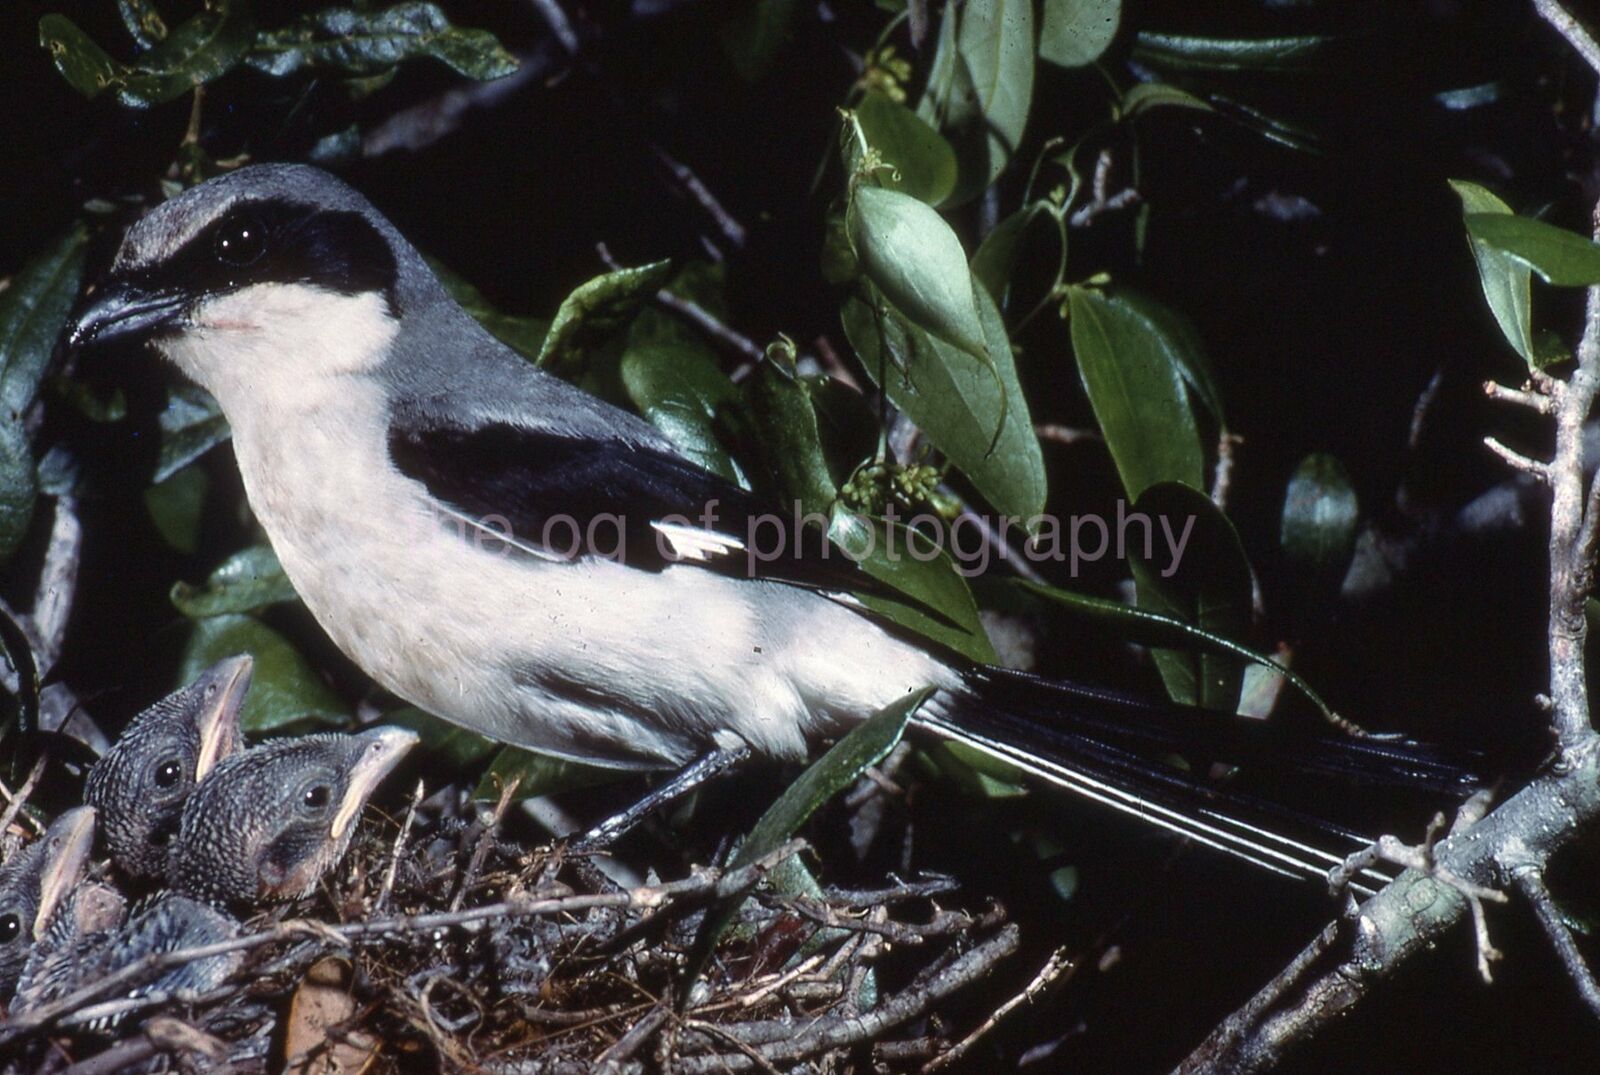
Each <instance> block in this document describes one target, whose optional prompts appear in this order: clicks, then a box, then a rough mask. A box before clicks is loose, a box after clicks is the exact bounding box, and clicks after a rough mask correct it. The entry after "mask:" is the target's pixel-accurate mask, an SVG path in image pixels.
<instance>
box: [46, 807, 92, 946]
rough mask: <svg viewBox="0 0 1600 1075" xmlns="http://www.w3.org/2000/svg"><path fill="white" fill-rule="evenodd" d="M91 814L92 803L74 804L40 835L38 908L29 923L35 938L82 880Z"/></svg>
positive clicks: (85, 863) (89, 844)
mask: <svg viewBox="0 0 1600 1075" xmlns="http://www.w3.org/2000/svg"><path fill="white" fill-rule="evenodd" d="M94 821H95V813H94V807H92V806H77V807H74V808H73V809H71V810H68V811H67V812H66V813H64V814H62V815H61V816H60V817H58V818H56V820H55V821H54V822H53V823H51V825H50V828H49V830H48V831H47V832H46V833H45V834H44V840H45V849H44V862H43V863H42V864H41V865H40V872H39V910H38V912H37V913H36V914H35V915H34V918H33V922H32V923H31V926H32V929H33V936H34V937H35V938H37V937H40V936H42V935H43V934H44V929H45V926H47V925H49V924H50V918H51V916H53V915H54V914H55V913H56V907H57V906H59V905H60V903H61V901H62V900H63V899H65V898H66V895H67V893H68V892H71V891H72V889H73V886H75V885H76V884H77V883H78V882H79V881H81V880H82V879H83V874H84V870H85V868H86V867H87V866H88V864H89V854H90V852H91V851H92V850H93V848H94Z"/></svg>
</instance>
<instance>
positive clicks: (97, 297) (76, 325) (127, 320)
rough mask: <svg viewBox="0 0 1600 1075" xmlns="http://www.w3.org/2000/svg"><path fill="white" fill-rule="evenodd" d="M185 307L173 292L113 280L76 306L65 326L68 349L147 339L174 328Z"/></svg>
mask: <svg viewBox="0 0 1600 1075" xmlns="http://www.w3.org/2000/svg"><path fill="white" fill-rule="evenodd" d="M187 306H188V302H187V299H186V298H185V296H183V295H181V294H178V293H176V292H172V291H160V290H152V289H150V288H147V287H144V286H141V285H140V284H139V283H138V282H136V281H133V280H119V279H116V278H115V277H113V278H112V279H110V280H107V281H106V282H104V283H103V284H101V285H100V287H98V288H97V289H96V290H95V291H94V292H93V293H92V294H90V295H88V296H86V297H85V298H84V300H83V301H82V302H81V303H80V304H79V306H78V309H77V312H76V313H75V314H74V315H73V317H72V320H71V321H70V322H69V325H68V332H67V346H68V347H70V348H73V349H76V348H80V347H88V346H89V345H90V344H95V343H106V342H109V341H112V340H127V339H148V338H150V337H151V336H154V335H157V334H158V333H160V332H161V331H163V330H164V329H168V328H171V327H174V326H176V325H177V324H178V323H179V322H180V321H181V320H182V319H183V317H184V311H185V309H186V308H187Z"/></svg>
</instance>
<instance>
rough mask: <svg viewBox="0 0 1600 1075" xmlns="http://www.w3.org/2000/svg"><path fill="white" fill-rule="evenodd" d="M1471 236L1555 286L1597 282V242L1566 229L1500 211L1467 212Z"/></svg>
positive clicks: (1599, 276) (1599, 248) (1599, 275)
mask: <svg viewBox="0 0 1600 1075" xmlns="http://www.w3.org/2000/svg"><path fill="white" fill-rule="evenodd" d="M1467 231H1468V232H1469V233H1471V235H1472V237H1473V238H1474V239H1477V240H1479V241H1481V242H1485V243H1488V244H1489V245H1490V246H1492V247H1494V248H1495V249H1497V250H1503V251H1505V252H1506V253H1507V254H1509V255H1510V256H1511V257H1513V258H1515V259H1516V260H1517V261H1519V262H1521V263H1522V264H1524V265H1526V266H1527V267H1528V268H1530V269H1532V270H1533V271H1534V272H1536V273H1538V274H1539V275H1540V276H1541V277H1542V278H1544V280H1545V281H1546V282H1548V283H1551V284H1554V285H1556V286H1557V287H1588V286H1590V285H1591V284H1600V243H1596V242H1594V241H1593V240H1591V239H1588V238H1585V237H1584V236H1582V235H1579V234H1578V233H1576V232H1571V231H1568V230H1567V229H1566V228H1558V227H1556V226H1555V225H1553V224H1546V223H1545V222H1544V221H1542V220H1532V219H1530V218H1528V217H1522V216H1508V215H1505V214H1503V213H1496V212H1488V213H1468V214H1467Z"/></svg>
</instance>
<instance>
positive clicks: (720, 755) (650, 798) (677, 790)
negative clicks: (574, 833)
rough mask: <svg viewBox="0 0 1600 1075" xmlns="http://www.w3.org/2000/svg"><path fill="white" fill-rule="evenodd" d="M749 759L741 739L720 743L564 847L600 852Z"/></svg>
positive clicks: (580, 850) (745, 746) (747, 750)
mask: <svg viewBox="0 0 1600 1075" xmlns="http://www.w3.org/2000/svg"><path fill="white" fill-rule="evenodd" d="M748 757H750V747H749V746H747V745H746V744H745V743H744V742H743V741H742V740H740V741H737V742H732V743H722V744H718V745H717V746H715V747H712V748H711V749H710V750H709V751H707V752H706V753H704V754H702V755H700V757H698V758H696V759H695V760H694V761H692V762H690V763H689V764H688V765H686V766H684V767H683V768H682V769H679V770H678V771H677V773H675V774H674V775H673V777H672V779H671V780H668V781H667V782H666V783H665V784H662V785H661V786H660V787H659V788H656V789H655V790H654V791H651V792H650V793H649V794H648V795H646V796H645V797H644V798H642V799H640V800H639V801H638V802H636V803H634V804H633V805H632V806H630V807H628V808H627V809H626V810H624V811H622V812H621V813H620V814H613V815H612V816H611V817H608V818H606V819H605V820H604V821H602V822H600V824H598V825H596V826H595V827H594V828H592V829H590V830H589V831H588V832H586V833H584V834H583V835H582V836H579V837H578V838H577V839H575V840H573V841H572V842H571V843H569V844H568V845H567V847H568V848H569V849H570V850H572V851H578V852H583V851H601V850H604V849H605V848H607V847H610V846H611V845H612V844H613V843H615V842H616V841H617V840H619V839H621V838H622V836H623V835H624V834H625V833H627V832H628V831H629V830H631V829H632V828H633V827H634V826H635V825H637V824H639V822H641V821H643V820H644V819H645V818H647V817H649V816H650V815H651V814H653V813H655V812H656V811H657V810H659V809H661V808H662V807H663V806H666V805H667V804H668V803H670V802H672V801H674V800H676V799H681V798H682V797H683V796H685V795H687V794H689V792H691V791H693V790H694V789H696V788H698V787H699V786H700V785H701V784H704V783H706V782H707V781H709V780H711V779H712V778H713V777H715V776H718V775H719V774H721V773H724V772H726V771H727V770H729V769H731V768H733V767H734V766H735V765H738V764H739V763H740V762H742V761H744V760H745V759H746V758H748Z"/></svg>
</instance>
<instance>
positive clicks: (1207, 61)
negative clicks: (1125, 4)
mask: <svg viewBox="0 0 1600 1075" xmlns="http://www.w3.org/2000/svg"><path fill="white" fill-rule="evenodd" d="M1334 41H1335V39H1334V38H1332V37H1327V36H1322V35H1316V34H1311V35H1306V36H1302V37H1261V38H1224V37H1196V36H1190V35H1187V34H1161V33H1152V32H1149V31H1145V32H1142V33H1140V34H1139V37H1138V43H1137V45H1136V46H1135V48H1134V55H1135V56H1136V57H1137V58H1139V59H1141V60H1143V61H1145V62H1147V63H1150V64H1153V65H1155V66H1158V67H1165V68H1169V69H1173V70H1180V71H1297V70H1303V69H1305V68H1307V67H1312V66H1315V65H1316V64H1317V63H1318V62H1320V61H1321V60H1322V59H1323V58H1324V57H1326V56H1327V54H1328V53H1329V51H1330V49H1331V47H1332V45H1333V44H1334Z"/></svg>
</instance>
